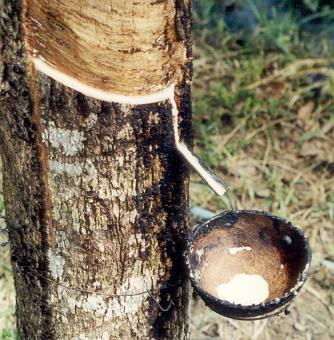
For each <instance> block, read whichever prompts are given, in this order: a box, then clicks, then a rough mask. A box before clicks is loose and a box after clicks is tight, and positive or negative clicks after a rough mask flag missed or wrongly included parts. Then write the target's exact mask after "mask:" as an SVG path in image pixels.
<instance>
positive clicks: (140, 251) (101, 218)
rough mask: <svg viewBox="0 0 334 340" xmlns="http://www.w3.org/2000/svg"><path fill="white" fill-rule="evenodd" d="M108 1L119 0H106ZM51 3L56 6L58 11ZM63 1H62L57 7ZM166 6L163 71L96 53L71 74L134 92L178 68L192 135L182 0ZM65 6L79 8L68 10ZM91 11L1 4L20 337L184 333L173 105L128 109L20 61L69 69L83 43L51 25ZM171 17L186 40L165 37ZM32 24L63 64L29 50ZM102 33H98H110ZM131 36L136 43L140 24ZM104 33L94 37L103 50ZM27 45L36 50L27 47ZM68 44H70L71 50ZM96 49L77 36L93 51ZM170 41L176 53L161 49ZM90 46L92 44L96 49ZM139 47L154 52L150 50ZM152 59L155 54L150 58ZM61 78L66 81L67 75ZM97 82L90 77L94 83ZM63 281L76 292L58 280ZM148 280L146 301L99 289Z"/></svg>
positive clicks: (137, 286)
mask: <svg viewBox="0 0 334 340" xmlns="http://www.w3.org/2000/svg"><path fill="white" fill-rule="evenodd" d="M108 3H109V4H111V5H113V4H116V5H117V6H121V4H124V2H123V1H122V2H121V1H116V0H115V1H110V2H108ZM141 3H142V2H141ZM144 3H146V1H145V2H144ZM147 3H148V2H147ZM158 3H160V2H157V5H156V6H158ZM41 4H43V6H41ZM54 4H59V7H58V8H55V7H54ZM67 4H68V5H69V6H70V7H69V10H68V11H67V12H66V11H65V10H64V6H65V5H67ZM94 4H95V2H94ZM162 4H163V6H164V8H165V7H166V8H169V9H171V10H170V11H167V10H164V11H163V15H161V13H160V14H159V15H158V16H160V17H164V18H165V19H166V25H165V29H166V32H167V33H164V34H165V35H164V36H165V37H168V38H169V37H172V38H169V42H170V44H171V50H167V52H168V53H167V56H168V58H170V60H169V59H168V60H167V59H166V58H167V57H166V55H165V54H163V53H165V50H161V51H159V53H161V59H162V60H164V61H163V62H162V64H163V65H164V66H161V67H162V68H163V70H166V72H163V73H164V74H163V75H162V73H160V72H153V71H154V70H153V71H152V72H151V70H150V67H149V64H146V66H145V67H143V69H144V68H146V69H147V70H148V71H149V72H148V76H147V77H148V78H147V79H145V76H144V75H143V73H142V72H141V71H140V72H139V73H138V77H137V76H136V77H137V78H136V77H133V78H132V73H131V72H130V73H129V72H128V70H127V66H128V64H126V63H125V68H124V69H123V70H122V67H121V65H122V64H121V63H120V64H119V65H118V67H117V70H119V72H121V73H122V74H120V73H115V72H114V71H113V67H112V65H111V63H110V64H108V63H104V61H105V60H104V59H103V60H102V59H101V63H100V64H99V60H97V59H94V58H92V59H90V60H89V62H88V61H87V60H84V61H82V60H81V59H80V63H81V64H82V65H83V66H84V68H85V70H84V71H82V72H81V70H80V76H82V80H83V81H82V82H83V83H85V84H86V85H90V86H93V87H96V88H98V89H101V90H106V91H109V90H112V91H114V92H115V93H123V94H124V93H126V94H130V95H132V94H135V95H138V94H149V93H151V92H152V90H153V88H152V87H150V86H151V85H153V86H157V87H154V90H155V91H156V90H161V89H163V88H165V87H166V85H169V84H170V83H169V81H170V80H171V79H172V77H171V78H169V76H168V75H169V74H170V70H171V69H174V68H175V70H176V73H175V75H176V77H179V75H180V77H179V78H178V79H179V80H178V81H177V84H178V91H179V108H180V126H181V128H180V131H181V134H182V139H184V140H185V142H186V143H191V134H190V130H191V113H190V87H189V85H188V83H189V81H190V77H191V63H190V61H189V60H190V33H189V32H190V5H189V4H185V3H183V2H182V4H181V2H180V3H179V2H178V4H177V6H176V8H174V7H175V5H174V2H172V1H164V2H162ZM74 5H78V6H77V7H76V9H75V11H72V9H73V7H72V6H74ZM80 5H82V6H81V7H80ZM116 5H115V6H116ZM34 6H36V8H33V7H34ZM62 6H63V7H62ZM124 6H125V5H124ZM126 6H127V5H126ZM136 6H137V5H136ZM138 6H139V5H138ZM152 6H153V5H152ZM159 6H160V5H159ZM93 7H94V6H93V2H92V1H89V0H87V1H79V0H76V1H74V0H73V1H66V3H65V2H64V1H63V2H61V1H56V2H52V4H51V5H49V4H48V3H47V2H46V1H42V2H37V1H29V0H28V1H27V2H26V4H25V10H26V13H27V14H26V15H23V6H22V2H21V1H17V0H8V1H6V2H5V3H4V2H1V3H0V12H2V13H3V15H2V17H1V20H0V28H1V34H0V46H1V50H2V59H0V83H1V84H2V86H1V98H0V99H1V104H2V105H1V108H0V110H1V116H0V119H1V122H0V143H1V144H0V145H1V156H2V160H3V167H4V194H5V204H6V213H7V217H6V218H7V221H6V223H7V225H8V227H9V231H10V242H11V254H12V259H11V260H12V267H13V273H14V277H15V286H16V291H17V319H18V329H19V333H20V337H21V338H22V339H94V340H95V339H132V338H137V339H148V338H155V339H185V338H187V334H188V316H187V312H188V310H187V308H188V282H187V269H186V266H185V264H184V261H183V250H184V248H185V244H186V238H187V223H188V221H187V220H188V215H187V212H188V180H189V178H188V171H187V168H186V167H185V166H184V164H183V163H182V162H181V160H180V157H179V155H178V154H177V153H176V152H175V143H174V136H173V131H172V130H171V129H168V128H166V127H168V126H171V124H172V117H171V112H170V110H171V105H170V103H169V101H168V100H164V101H161V102H159V103H152V104H146V105H128V104H117V103H108V102H105V101H101V100H98V99H94V98H89V97H87V96H85V95H83V94H82V93H78V92H77V91H75V90H73V89H70V88H68V87H66V86H64V85H63V84H60V83H59V82H57V81H55V80H53V79H50V78H49V77H47V76H46V75H43V74H42V73H40V72H36V73H35V72H33V68H32V67H31V66H32V65H31V64H30V63H31V62H32V60H31V59H30V57H31V54H30V53H31V52H33V53H37V56H43V57H44V58H45V59H46V60H47V61H48V62H52V63H53V65H54V66H55V68H56V69H57V70H60V71H64V69H63V66H64V65H63V64H62V62H63V61H64V62H65V61H66V65H67V66H68V67H69V68H70V69H72V70H76V60H75V59H76V58H77V57H78V55H79V54H80V57H81V58H84V57H83V56H84V53H82V52H80V51H81V50H80V49H81V48H82V46H83V45H80V43H82V42H80V41H79V40H80V39H79V38H78V36H79V35H76V36H75V39H74V38H73V40H71V39H72V37H73V36H74V35H71V34H72V33H73V32H74V28H73V27H72V26H71V27H70V28H69V26H66V25H64V26H61V23H58V22H57V20H58V19H57V18H62V17H64V18H66V20H69V17H68V15H72V14H73V15H72V17H73V22H76V20H77V18H74V16H75V15H76V14H77V11H78V10H80V11H82V13H86V12H85V11H86V8H90V10H91V11H92V12H91V13H95V14H93V15H97V14H96V13H99V14H98V15H101V16H104V15H105V14H103V13H102V12H101V11H98V12H96V8H93ZM111 8H114V7H112V6H111ZM117 8H119V7H117ZM135 8H137V7H135ZM147 8H150V7H147ZM60 9H61V12H62V13H59V10H60ZM181 9H182V11H181ZM36 11H37V12H38V13H39V11H41V12H43V13H42V14H43V15H44V14H45V15H46V16H42V19H40V21H38V22H40V23H41V24H42V27H41V26H39V25H38V24H37V23H35V24H34V22H33V20H30V19H31V18H34V19H35V18H36V16H35V14H32V13H35V12H36ZM176 11H178V13H179V15H178V16H177V17H178V18H179V19H177V18H176V15H175V13H176ZM167 12H168V13H167ZM63 13H65V14H64V15H63ZM71 13H72V14H71ZM112 13H113V12H112ZM112 13H111V14H112ZM137 13H138V14H140V13H142V12H141V11H139V10H138V12H137V11H135V12H133V13H130V14H129V15H132V16H134V17H135V16H136V14H137ZM145 14H146V13H145ZM129 15H128V16H127V17H126V16H123V15H122V16H121V17H120V18H125V19H126V20H125V21H124V23H123V26H122V25H121V27H123V28H124V33H123V35H124V36H125V35H127V34H128V30H127V26H126V24H127V23H128V18H129ZM23 17H24V18H28V19H27V20H30V21H29V22H25V29H23V22H22V20H21V18H23ZM55 18H56V19H55ZM98 18H99V17H98V16H97V20H99V19H98ZM150 18H151V16H150V15H149V16H148V17H146V19H145V20H148V22H149V21H150V20H151V19H150ZM46 19H48V20H46ZM38 20H39V19H38ZM140 20H144V18H143V17H141V19H140ZM152 20H153V19H152ZM159 20H160V19H159ZM170 20H172V23H171V21H170ZM177 20H179V22H181V23H182V25H184V27H183V30H184V32H185V36H184V37H185V39H186V40H184V41H179V40H177V39H176V38H175V39H174V37H176V35H177V33H176V29H175V26H174V24H175V21H177ZM102 21H103V20H102ZM112 22H113V20H110V25H112ZM115 22H116V23H117V20H116V19H115ZM160 22H161V21H160ZM58 24H59V25H60V27H64V29H65V31H66V32H68V35H67V36H66V37H71V38H70V39H69V41H70V42H71V43H72V46H71V48H69V50H66V43H65V44H60V42H61V41H60V40H59V39H62V36H61V34H62V31H61V29H60V28H59V29H57V27H56V26H54V25H58ZM34 25H35V26H34ZM86 25H88V23H87V21H85V20H83V21H82V27H83V28H82V29H83V30H85V29H86V28H87V27H88V26H86ZM159 25H160V24H159ZM38 27H39V28H40V29H41V30H42V31H43V30H45V31H43V32H41V35H40V36H41V37H44V38H45V37H49V38H50V39H51V42H50V46H56V47H57V46H58V45H57V41H58V42H59V44H60V45H62V46H63V47H64V50H60V49H58V47H57V49H54V50H53V52H54V53H55V54H56V53H58V52H59V53H60V55H61V56H62V57H63V59H62V60H60V59H59V60H58V59H57V58H58V57H55V58H56V59H55V60H52V56H49V54H50V55H51V52H52V49H48V50H47V51H45V50H44V49H42V48H41V50H40V51H38V46H42V44H44V43H45V42H46V40H43V39H44V38H43V39H42V38H40V37H37V36H34V35H33V34H32V33H31V32H35V33H36V34H37V33H38V32H39V31H38ZM52 27H53V28H52ZM91 27H92V26H91ZM93 27H94V25H93ZM51 28H52V29H51ZM72 28H73V32H72V31H71V29H72ZM97 29H99V28H97ZM178 30H179V29H178ZM58 31H59V32H58ZM29 32H30V33H29ZM27 33H28V35H27V36H26V35H25V34H27ZM44 33H45V35H43V34H44ZM108 34H111V33H110V32H109V33H108ZM108 34H107V35H106V38H107V39H110V38H108V37H109V35H108ZM33 37H35V38H36V41H38V42H39V43H37V42H36V41H35V42H34V41H33ZM99 37H100V38H101V36H100V35H97V36H96V39H98V38H99ZM136 37H137V38H138V39H139V38H140V34H139V35H138V34H137V35H136ZM66 39H67V38H66ZM66 39H64V41H65V42H66V41H67V40H66ZM83 40H84V39H83ZM139 40H140V39H139ZM139 40H138V41H139ZM27 41H28V42H29V43H28V45H27V43H26V42H27ZM101 41H102V42H103V40H101ZM101 41H100V43H101V46H102V47H103V46H106V45H104V44H102V42H101ZM35 43H36V48H35V49H36V50H37V51H38V52H36V51H32V48H33V47H32V46H33V44H35ZM109 43H110V44H113V41H109ZM136 43H137V41H136ZM82 44H83V43H82ZM105 44H107V42H105ZM143 44H144V45H145V42H143ZM37 45H38V46H37ZM130 45H131V44H130ZM133 45H134V46H135V47H136V44H135V43H133ZM181 45H182V46H183V47H182V46H181ZM75 46H78V50H76V51H75V50H74V47H75ZM92 46H93V45H90V46H86V47H87V50H89V52H91V53H93V52H92V51H91V50H92V49H93V48H92ZM94 46H97V45H94ZM166 46H167V45H164V47H166ZM42 47H43V46H42ZM174 48H175V53H174V52H173V53H171V51H174ZM178 48H180V49H182V58H183V59H182V60H181V59H180V58H178V54H177V53H176V52H177V50H178ZM27 49H28V50H29V51H30V52H27ZM153 49H154V48H153ZM65 50H66V51H65ZM94 50H95V51H94V53H95V52H96V53H97V52H98V48H95V47H94ZM102 50H103V48H102V49H101V51H102ZM185 51H187V58H188V59H187V60H186V59H184V54H185ZM44 52H45V53H47V55H46V54H45V55H44V54H43V53H44ZM102 52H103V51H102ZM123 52H124V60H125V61H127V60H129V59H128V53H126V52H127V51H123ZM123 52H122V53H123ZM75 53H77V54H75ZM103 53H104V52H103ZM103 53H102V54H103ZM112 53H115V59H114V61H115V62H116V61H117V60H119V59H117V58H118V57H117V55H118V54H117V53H118V52H117V51H114V50H113V51H112V52H110V54H109V55H111V54H112ZM72 54H74V55H73V56H72ZM162 54H163V55H162ZM147 55H148V56H150V55H151V54H150V52H149V51H148V54H147ZM69 56H72V59H73V60H72V62H73V63H72V64H71V63H70V62H69V59H70V57H69ZM137 58H138V57H137ZM152 58H153V57H152ZM139 59H140V58H139ZM148 59H149V58H148ZM174 59H176V60H177V61H176V63H174ZM142 60H143V58H142ZM142 60H141V61H142ZM152 60H153V59H152ZM154 60H155V59H154ZM157 60H160V56H159V57H157ZM157 60H155V61H154V63H155V62H156V63H157V65H158V61H157ZM180 60H181V61H180ZM58 62H59V65H58V64H57V63H58ZM117 62H118V61H117ZM89 63H92V64H94V65H93V66H92V67H94V69H93V70H90V69H89V67H90V66H91V65H89ZM81 64H80V65H81ZM162 64H161V65H162ZM96 65H99V67H98V71H99V70H103V72H104V71H105V70H106V74H107V75H108V77H109V78H108V79H107V80H106V82H103V81H101V77H100V78H99V77H97V76H96V74H94V72H95V71H96V70H95V67H96ZM134 65H135V64H134ZM135 67H137V66H136V65H135ZM159 67H160V66H159ZM73 72H74V71H73ZM78 72H79V71H78ZM108 72H109V73H108ZM65 73H66V72H65ZM67 74H68V75H71V76H73V77H75V76H76V74H77V71H75V72H74V74H71V72H70V71H69V72H68V73H67ZM87 74H89V75H91V79H92V82H91V80H89V79H90V77H89V76H88V75H87ZM79 79H80V77H79ZM94 79H97V80H98V84H94V82H93V80H94ZM122 79H123V80H124V79H125V80H124V81H122ZM173 79H174V78H173ZM175 79H176V78H175ZM111 80H113V81H115V80H117V84H118V85H117V86H116V87H114V83H113V82H112V81H111ZM139 80H140V81H139ZM115 83H116V82H115ZM106 84H107V85H106ZM138 84H139V85H138ZM147 84H148V85H149V86H148V87H147V86H146V85H147ZM137 85H138V86H139V87H140V89H139V90H138V87H137ZM141 86H142V87H141ZM53 281H56V282H57V283H54V282H53ZM62 284H63V285H66V286H68V287H75V288H78V289H81V290H82V291H86V293H83V292H78V291H76V290H70V289H66V288H64V287H62V286H61V285H62ZM145 290H149V291H151V292H152V297H153V298H152V297H151V296H150V295H149V294H141V295H136V296H119V297H115V296H111V297H106V296H101V295H99V292H109V291H110V293H113V294H117V295H122V294H123V293H126V294H137V293H140V292H142V291H145ZM93 291H96V292H97V293H96V294H95V293H92V292H93ZM27 292H29V294H27ZM156 301H157V302H158V303H159V304H160V305H161V306H162V309H163V310H162V309H160V308H159V307H158V305H157V303H156ZM171 301H172V302H173V303H172V304H170V302H171ZM168 306H170V308H167V307H168Z"/></svg>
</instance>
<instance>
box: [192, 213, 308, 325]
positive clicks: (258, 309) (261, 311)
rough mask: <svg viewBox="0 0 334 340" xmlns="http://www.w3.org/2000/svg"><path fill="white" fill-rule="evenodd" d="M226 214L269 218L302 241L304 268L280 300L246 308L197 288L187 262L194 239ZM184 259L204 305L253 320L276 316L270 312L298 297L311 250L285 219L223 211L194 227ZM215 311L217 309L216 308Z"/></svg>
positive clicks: (297, 231)
mask: <svg viewBox="0 0 334 340" xmlns="http://www.w3.org/2000/svg"><path fill="white" fill-rule="evenodd" d="M228 214H234V215H241V214H257V215H263V216H266V217H270V218H272V219H274V220H279V221H280V222H282V223H285V224H287V225H288V226H289V227H291V228H292V229H293V230H294V232H296V234H297V235H298V236H300V237H301V239H302V240H303V244H304V248H305V252H306V258H307V263H306V264H305V267H304V269H303V271H302V273H301V274H300V276H299V279H298V281H297V283H296V285H295V286H294V287H292V288H291V289H290V290H289V291H288V292H286V293H285V294H284V295H283V296H282V297H281V298H280V299H278V298H276V299H274V300H271V301H267V302H265V303H260V304H253V305H246V306H245V305H241V304H234V303H232V302H229V301H227V300H221V299H217V298H216V297H215V296H213V295H211V294H210V293H208V292H207V291H205V290H204V289H203V288H201V287H200V286H199V284H198V283H197V280H196V279H195V278H194V277H193V275H192V270H191V265H190V261H189V257H190V254H191V252H192V244H193V241H194V240H195V239H196V237H197V236H198V234H199V233H200V232H201V231H202V230H203V228H205V227H207V226H208V225H209V223H210V222H212V221H214V220H217V219H219V218H222V217H224V216H225V215H228ZM221 227H224V226H221ZM214 228H219V227H212V229H214ZM186 259H187V265H188V268H189V273H190V281H191V284H192V286H193V287H194V289H195V290H197V291H198V293H199V295H200V296H201V297H202V298H203V300H204V301H205V303H207V304H208V305H215V306H219V305H220V307H221V308H222V309H226V312H228V311H227V310H229V312H228V314H233V315H234V313H236V315H238V317H237V318H240V319H244V318H245V319H247V318H249V319H253V317H254V316H260V315H264V317H266V314H269V315H268V316H271V315H274V314H277V313H272V312H273V311H275V310H276V309H278V308H279V307H282V306H284V305H285V304H288V303H289V302H290V301H291V300H292V299H293V298H294V297H295V296H296V295H298V292H299V291H300V289H301V288H302V286H303V285H304V283H305V280H306V278H307V275H308V272H309V269H310V265H311V260H312V252H311V248H310V246H309V243H308V241H307V239H306V237H305V235H304V233H303V232H302V231H301V230H300V229H299V228H297V227H295V226H294V225H292V223H291V222H290V221H287V220H286V219H283V218H281V217H278V216H276V215H273V214H272V213H270V212H268V211H261V210H228V211H224V212H222V213H220V214H217V215H215V216H213V217H211V218H210V219H208V220H207V221H205V222H203V223H200V224H198V225H197V226H196V227H195V229H194V230H193V231H192V232H191V233H190V235H189V238H188V247H187V252H186ZM216 309H217V307H216ZM281 309H282V308H281ZM246 312H247V313H246ZM279 312H281V310H280V311H278V313H279ZM221 314H223V313H221ZM225 315H226V314H225Z"/></svg>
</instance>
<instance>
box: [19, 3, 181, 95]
mask: <svg viewBox="0 0 334 340" xmlns="http://www.w3.org/2000/svg"><path fill="white" fill-rule="evenodd" d="M97 18H98V20H97ZM175 18H176V9H175V1H172V0H166V1H152V0H151V1H150V0H142V1H123V0H109V1H98V2H97V1H94V0H85V1H83V0H55V1H48V0H27V1H26V11H25V16H24V21H25V29H26V34H27V42H28V49H29V52H30V54H31V55H32V56H38V57H42V58H44V59H45V60H46V61H47V62H49V63H50V64H52V65H53V66H54V67H55V68H56V69H58V70H59V71H61V72H63V73H65V74H68V75H69V76H72V77H74V78H75V79H78V80H80V81H81V82H83V83H85V84H87V85H89V86H92V87H94V88H98V89H101V90H105V91H110V92H115V93H121V94H128V95H136V94H148V93H153V92H156V91H159V90H161V89H163V88H165V87H166V86H168V85H169V84H171V83H172V82H175V81H176V80H179V79H180V78H181V77H182V67H183V65H184V64H185V62H186V47H185V45H184V42H183V41H182V39H180V38H178V34H177V33H176V32H177V30H176V19H175Z"/></svg>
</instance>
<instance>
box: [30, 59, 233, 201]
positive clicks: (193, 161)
mask: <svg viewBox="0 0 334 340" xmlns="http://www.w3.org/2000/svg"><path fill="white" fill-rule="evenodd" d="M33 63H34V66H35V69H36V70H38V71H39V72H41V73H44V74H45V75H47V76H49V77H51V78H53V79H54V80H56V81H58V82H60V83H62V84H64V85H65V86H68V87H70V88H72V89H74V90H76V91H78V92H80V93H82V94H84V95H86V96H88V97H92V98H96V99H99V100H102V101H106V102H114V103H120V104H128V105H145V104H152V103H158V102H162V101H165V100H168V101H169V102H170V103H171V106H172V117H173V119H172V121H173V131H174V140H175V147H176V149H177V151H178V152H179V153H180V154H181V155H182V156H183V158H184V159H185V160H186V161H187V162H188V164H189V165H191V166H192V167H193V168H194V170H195V171H196V172H197V173H198V174H199V175H200V176H201V178H202V179H203V180H204V181H205V182H206V183H207V184H208V186H209V187H210V188H211V189H212V190H213V191H214V192H215V193H216V194H217V195H218V196H223V195H224V194H225V193H226V192H227V190H228V188H227V186H226V184H225V183H224V182H223V181H222V180H221V179H220V178H219V177H218V176H217V175H216V174H215V173H214V172H213V171H212V170H211V169H210V168H209V167H208V166H207V165H206V164H205V163H204V162H203V161H202V160H201V159H199V158H198V157H197V156H196V155H195V154H194V152H193V151H191V150H190V149H189V148H188V146H187V145H186V144H185V143H184V142H183V141H181V139H180V135H179V128H178V127H179V123H178V118H179V109H178V107H177V103H176V101H175V84H171V85H169V86H168V87H166V88H164V89H163V90H161V91H158V92H155V93H152V94H147V95H133V96H130V95H122V94H117V93H113V92H110V91H104V90H100V89H97V88H94V87H92V86H89V85H86V84H84V83H82V82H81V81H79V80H77V79H75V78H73V77H71V76H69V75H66V74H64V73H63V72H60V71H59V70H57V69H56V68H54V67H53V66H52V65H51V64H49V63H48V62H46V61H45V60H43V59H42V58H40V57H35V58H33Z"/></svg>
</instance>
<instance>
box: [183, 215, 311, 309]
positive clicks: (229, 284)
mask: <svg viewBox="0 0 334 340" xmlns="http://www.w3.org/2000/svg"><path fill="white" fill-rule="evenodd" d="M305 243H306V240H305V238H304V236H303V234H302V233H301V232H300V231H299V230H298V229H297V228H295V227H293V226H292V225H291V224H290V223H288V222H286V221H284V220H281V219H279V218H277V217H274V216H272V215H269V214H265V213H261V212H252V211H241V212H228V213H224V214H222V215H220V216H218V217H217V218H214V219H212V220H210V221H209V222H208V223H206V224H204V225H202V227H199V228H198V229H197V230H196V232H195V234H194V236H193V239H192V247H191V251H190V254H189V262H190V270H191V274H192V278H193V280H195V281H196V284H197V285H198V286H199V287H200V288H202V289H203V290H204V291H205V292H207V293H209V294H211V295H212V296H214V297H216V298H217V299H220V300H227V301H229V302H231V303H234V304H242V305H254V304H259V303H263V302H268V301H271V300H275V299H280V298H282V296H284V295H285V294H286V293H287V292H289V291H290V290H291V289H292V288H293V287H295V286H296V284H297V283H298V281H299V278H300V276H301V274H302V272H303V271H304V269H305V266H306V265H307V264H308V262H309V258H308V251H307V247H306V246H307V243H306V245H305Z"/></svg>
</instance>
